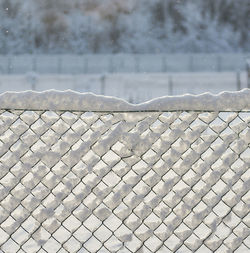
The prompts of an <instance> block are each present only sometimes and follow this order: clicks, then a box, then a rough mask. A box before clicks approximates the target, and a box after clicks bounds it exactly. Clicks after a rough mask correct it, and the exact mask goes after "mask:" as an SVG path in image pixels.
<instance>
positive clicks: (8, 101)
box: [0, 89, 250, 112]
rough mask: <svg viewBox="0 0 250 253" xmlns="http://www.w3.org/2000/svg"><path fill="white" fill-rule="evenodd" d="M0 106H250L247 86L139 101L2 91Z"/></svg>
mask: <svg viewBox="0 0 250 253" xmlns="http://www.w3.org/2000/svg"><path fill="white" fill-rule="evenodd" d="M0 108H1V109H26V110H71V111H100V112H103V111H110V112H118V111H174V110H201V111H242V110H249V109H250V90H249V89H243V90H241V91H239V92H222V93H219V94H217V95H213V94H211V93H204V94H201V95H190V94H187V95H182V96H166V97H160V98H157V99H153V100H150V101H148V102H145V103H141V104H137V105H135V104H130V103H128V102H126V101H125V100H122V99H118V98H114V97H108V96H101V95H95V94H93V93H78V92H74V91H71V90H67V91H56V90H48V91H44V92H34V91H24V92H5V93H3V94H1V95H0Z"/></svg>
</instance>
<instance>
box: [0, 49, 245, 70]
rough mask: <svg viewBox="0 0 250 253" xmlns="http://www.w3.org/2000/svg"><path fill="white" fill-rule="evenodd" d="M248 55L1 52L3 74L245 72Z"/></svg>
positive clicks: (0, 61) (0, 60) (0, 66)
mask: <svg viewBox="0 0 250 253" xmlns="http://www.w3.org/2000/svg"><path fill="white" fill-rule="evenodd" d="M249 57H250V55H249V53H246V54H154V55H150V54H143V55H139V54H113V55H104V54H103V55H94V54H92V55H1V56H0V74H23V73H26V72H31V71H32V72H37V73H40V74H87V73H116V72H119V73H131V72H135V73H139V72H142V73H143V72H150V73H151V72H201V71H202V72H204V71H209V72H211V71H215V72H221V71H245V70H246V59H247V58H249Z"/></svg>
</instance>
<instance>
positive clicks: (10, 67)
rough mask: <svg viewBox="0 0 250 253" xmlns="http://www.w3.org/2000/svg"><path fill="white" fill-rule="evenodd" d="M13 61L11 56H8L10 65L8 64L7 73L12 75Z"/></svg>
mask: <svg viewBox="0 0 250 253" xmlns="http://www.w3.org/2000/svg"><path fill="white" fill-rule="evenodd" d="M12 68H13V67H12V59H11V56H8V64H7V73H8V74H11V73H12Z"/></svg>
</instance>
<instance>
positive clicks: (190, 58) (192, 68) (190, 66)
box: [188, 54, 194, 72]
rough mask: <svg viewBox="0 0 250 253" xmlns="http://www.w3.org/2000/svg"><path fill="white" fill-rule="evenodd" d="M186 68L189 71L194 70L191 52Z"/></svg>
mask: <svg viewBox="0 0 250 253" xmlns="http://www.w3.org/2000/svg"><path fill="white" fill-rule="evenodd" d="M188 69H189V71H190V72H193V71H194V57H193V55H192V54H190V55H189V66H188Z"/></svg>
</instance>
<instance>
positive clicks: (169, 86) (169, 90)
mask: <svg viewBox="0 0 250 253" xmlns="http://www.w3.org/2000/svg"><path fill="white" fill-rule="evenodd" d="M173 88H174V85H173V77H172V76H171V75H170V76H169V77H168V94H169V95H170V96H172V95H173Z"/></svg>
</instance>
